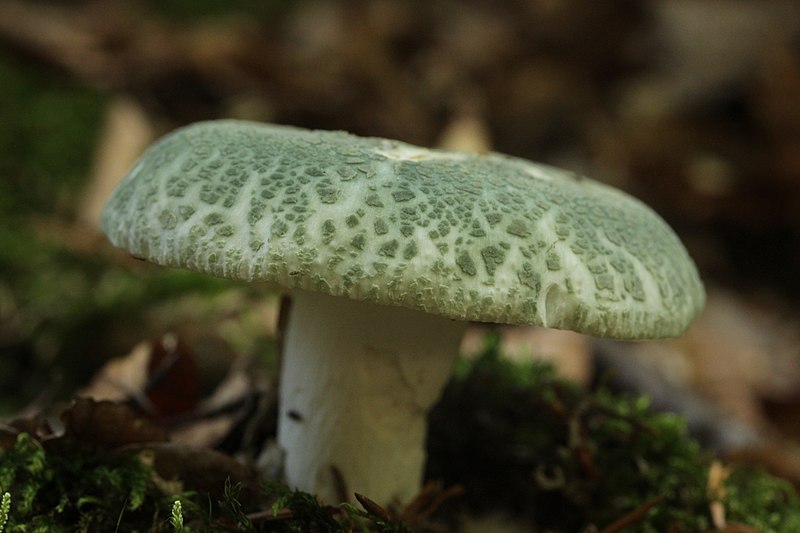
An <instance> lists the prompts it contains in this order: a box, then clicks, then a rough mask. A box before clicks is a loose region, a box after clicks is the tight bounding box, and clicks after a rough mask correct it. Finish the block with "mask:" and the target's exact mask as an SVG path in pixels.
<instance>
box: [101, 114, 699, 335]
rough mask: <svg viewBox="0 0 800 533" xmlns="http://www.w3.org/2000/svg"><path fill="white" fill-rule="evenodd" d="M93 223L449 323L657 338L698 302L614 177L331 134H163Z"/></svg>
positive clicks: (132, 247)
mask: <svg viewBox="0 0 800 533" xmlns="http://www.w3.org/2000/svg"><path fill="white" fill-rule="evenodd" d="M102 227H103V230H104V231H105V232H106V234H107V235H108V236H109V238H110V240H111V241H112V243H114V244H115V245H117V246H119V247H121V248H125V249H127V250H128V251H130V252H131V253H132V254H134V255H136V256H138V257H142V258H145V259H148V260H150V261H153V262H155V263H158V264H162V265H168V266H175V267H182V268H187V269H191V270H196V271H200V272H205V273H208V274H212V275H215V276H220V277H226V278H232V279H240V280H249V281H264V282H269V283H272V284H278V285H281V286H284V287H287V288H299V289H305V290H315V291H321V292H324V293H327V294H331V295H335V296H345V297H348V298H352V299H357V300H368V301H372V302H376V303H380V304H387V305H400V306H405V307H409V308H413V309H418V310H422V311H426V312H429V313H435V314H439V315H443V316H446V317H449V318H452V319H457V320H476V321H484V322H498V323H509V324H535V325H541V326H546V327H555V328H562V329H571V330H575V331H579V332H582V333H587V334H590V335H595V336H600V337H613V338H627V339H643V338H660V337H669V336H674V335H678V334H680V333H681V332H682V331H683V330H684V329H685V328H686V327H687V326H688V324H689V323H690V322H691V321H692V320H693V319H694V317H695V316H696V315H697V314H698V313H699V311H700V310H701V308H702V306H703V303H704V299H705V294H704V290H703V286H702V284H701V282H700V280H699V277H698V273H697V270H696V268H695V266H694V263H693V262H692V260H691V259H690V258H689V256H688V254H687V252H686V249H685V248H684V247H683V245H682V244H681V242H680V241H679V239H678V238H677V236H676V235H675V234H674V232H673V231H672V230H671V229H670V228H669V227H668V226H667V224H666V223H665V222H664V221H663V220H662V219H661V218H660V217H659V216H658V215H656V214H655V213H654V212H653V211H652V210H651V209H650V208H648V207H647V206H645V205H644V204H643V203H641V202H639V201H638V200H636V199H634V198H632V197H630V196H628V195H626V194H624V193H622V192H620V191H618V190H616V189H613V188H611V187H608V186H606V185H603V184H601V183H598V182H596V181H593V180H590V179H587V178H584V177H581V176H578V175H576V174H574V173H571V172H568V171H564V170H560V169H557V168H554V167H550V166H547V165H540V164H536V163H532V162H529V161H526V160H522V159H517V158H512V157H508V156H503V155H500V154H482V155H477V154H466V153H460V152H447V151H442V150H430V149H425V148H419V147H416V146H412V145H409V144H405V143H401V142H397V141H390V140H386V139H379V138H364V137H357V136H354V135H350V134H347V133H344V132H332V131H309V130H304V129H300V128H293V127H288V126H277V125H267V124H258V123H252V122H243V121H235V120H219V121H209V122H200V123H196V124H193V125H190V126H187V127H185V128H182V129H179V130H176V131H174V132H172V133H170V134H169V135H167V136H165V137H163V138H162V139H161V140H159V141H158V142H156V143H155V144H154V145H153V146H152V147H150V148H149V149H148V150H147V151H146V152H145V154H144V155H143V156H142V157H141V158H140V160H139V161H138V162H137V163H136V164H135V166H134V167H133V169H132V170H131V171H130V173H129V174H128V175H127V176H126V177H125V178H124V179H123V181H122V182H121V183H120V184H119V186H118V187H117V188H116V190H115V191H114V193H113V194H112V196H111V198H110V200H109V201H108V203H107V205H106V207H105V209H104V212H103V217H102Z"/></svg>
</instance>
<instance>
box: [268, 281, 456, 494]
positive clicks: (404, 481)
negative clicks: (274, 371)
mask: <svg viewBox="0 0 800 533" xmlns="http://www.w3.org/2000/svg"><path fill="white" fill-rule="evenodd" d="M465 328H466V323H465V322H459V321H453V320H449V319H446V318H442V317H440V316H436V315H431V314H428V313H423V312H420V311H414V310H411V309H405V308H400V307H388V306H382V305H376V304H370V303H365V302H358V301H355V300H349V299H347V298H336V297H332V296H327V295H322V294H317V293H310V292H304V291H296V292H294V298H293V302H292V307H291V310H290V314H289V320H288V328H287V331H286V336H285V340H284V347H283V359H282V368H281V384H280V403H279V409H280V414H279V419H278V443H279V444H280V446H281V447H282V448H283V449H284V450H285V452H286V458H285V465H284V467H285V475H286V481H287V482H288V483H289V485H291V486H293V487H295V488H299V489H301V490H304V491H307V492H311V493H313V494H316V495H318V496H319V497H321V498H322V499H323V500H325V501H327V502H329V503H337V502H338V495H337V488H336V483H335V480H334V476H333V468H335V469H336V470H337V471H338V472H339V473H341V474H342V478H343V480H344V482H345V487H346V489H347V491H348V494H347V497H349V498H352V493H353V492H359V493H362V494H364V495H365V496H367V497H368V498H370V499H372V500H374V501H376V502H378V503H380V504H384V505H385V504H388V503H390V502H392V501H395V500H397V501H400V502H408V501H409V500H410V499H411V498H412V497H413V496H414V495H415V494H416V493H417V492H418V491H419V488H420V484H421V482H422V474H423V468H424V466H425V465H424V463H425V436H426V432H427V420H426V418H427V414H428V411H429V410H430V408H431V407H432V406H433V404H434V403H435V402H436V401H437V400H438V399H439V397H440V395H441V392H442V389H443V388H444V386H445V384H446V383H447V380H448V378H449V377H450V373H451V371H452V366H453V362H454V359H455V356H456V354H457V353H458V347H459V343H460V341H461V337H462V335H463V333H464V330H465Z"/></svg>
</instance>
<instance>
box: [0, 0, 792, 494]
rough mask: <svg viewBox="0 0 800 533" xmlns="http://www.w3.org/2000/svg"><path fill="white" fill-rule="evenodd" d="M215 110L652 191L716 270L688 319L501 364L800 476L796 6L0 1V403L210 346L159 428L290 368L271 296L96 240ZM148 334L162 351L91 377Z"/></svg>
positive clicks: (44, 400) (562, 337)
mask: <svg viewBox="0 0 800 533" xmlns="http://www.w3.org/2000/svg"><path fill="white" fill-rule="evenodd" d="M222 117H235V118H242V119H251V120H258V121H269V122H276V123H282V124H292V125H297V126H303V127H308V128H320V129H344V130H348V131H350V132H353V133H356V134H360V135H374V136H382V137H390V138H395V139H400V140H403V141H407V142H411V143H415V144H420V145H424V146H443V147H455V148H460V149H470V150H479V151H483V150H494V151H498V152H504V153H507V154H512V155H515V156H521V157H524V158H528V159H532V160H536V161H540V162H546V163H551V164H554V165H558V166H561V167H565V168H569V169H572V170H575V171H578V172H582V173H585V174H587V175H589V176H592V177H594V178H596V179H598V180H601V181H604V182H606V183H609V184H611V185H614V186H616V187H619V188H622V189H624V190H626V191H628V192H630V193H631V194H633V195H635V196H637V197H639V198H640V199H642V200H643V201H645V202H646V203H648V204H649V205H651V206H652V207H653V208H654V209H655V210H656V211H657V212H658V213H660V214H661V215H662V216H663V217H664V218H665V219H666V220H667V221H668V222H669V223H670V224H671V225H672V226H673V227H674V228H675V229H676V231H677V232H678V233H679V234H680V236H681V237H682V239H683V240H684V242H685V243H686V246H687V248H688V249H689V251H690V253H691V255H692V256H693V257H694V258H695V260H696V261H697V263H698V266H699V269H700V271H701V273H702V276H703V278H704V280H705V281H706V283H707V288H708V293H709V300H708V307H707V309H706V311H705V313H704V314H703V316H702V317H701V318H700V320H698V322H697V323H696V325H695V326H693V327H692V329H691V330H690V331H689V332H688V333H687V334H686V335H684V336H683V337H682V338H680V339H677V340H676V341H671V342H663V343H647V344H623V343H610V342H606V343H600V342H596V341H592V340H590V339H587V338H583V337H580V336H576V335H570V334H560V333H555V332H543V331H541V330H536V329H530V328H527V329H516V330H510V329H509V330H503V331H502V333H503V339H504V343H505V344H504V346H505V348H504V351H505V352H506V353H507V354H508V355H509V356H512V357H530V356H532V355H535V356H540V357H547V358H550V359H552V360H553V361H554V363H555V364H556V366H557V367H558V368H559V369H560V371H561V372H563V373H564V375H566V376H568V377H570V378H571V379H574V380H577V381H579V382H582V383H585V384H587V385H588V384H591V383H592V382H593V381H596V380H598V379H602V380H605V381H612V382H614V383H616V384H617V385H618V386H620V387H624V388H631V389H634V390H640V391H643V392H646V393H648V394H650V395H652V396H653V397H654V399H655V400H654V401H655V403H656V405H658V406H659V407H663V408H668V409H675V410H678V411H680V412H682V413H684V414H685V415H686V416H687V417H688V419H689V422H690V426H691V427H692V429H693V430H694V431H695V433H696V434H697V435H698V436H699V437H701V438H702V439H704V441H705V442H706V443H707V444H709V445H711V446H714V447H717V448H719V449H721V450H723V451H724V452H726V453H730V454H738V455H739V456H740V457H746V458H748V460H752V461H754V462H758V463H760V464H765V465H767V466H768V467H770V468H771V469H772V470H773V471H774V472H777V473H779V474H781V475H783V476H785V477H787V478H789V479H791V480H793V481H794V482H795V483H800V452H798V451H797V442H798V441H800V327H798V326H800V303H798V299H799V298H800V246H798V237H799V236H800V2H798V1H796V0H770V1H757V0H752V1H749V0H638V1H637V0H608V1H604V2H586V1H583V0H528V1H524V0H458V1H457V0H437V1H421V0H346V1H340V2H334V1H324V0H315V1H312V0H266V1H262V2H258V1H256V0H250V1H248V0H239V1H235V0H231V1H227V2H217V1H211V0H172V1H166V0H94V1H92V0H85V1H81V0H64V1H39V0H0V213H2V214H0V273H2V276H0V415H2V416H10V415H12V414H17V413H25V412H33V411H35V410H37V409H40V408H42V407H44V406H49V405H53V404H54V403H57V402H60V401H64V400H65V399H68V398H69V397H71V396H72V395H73V394H75V393H76V392H77V391H86V390H90V391H92V392H93V393H95V394H97V395H100V396H102V395H103V394H109V395H111V396H114V394H118V395H119V394H123V395H126V394H131V393H132V391H133V392H135V391H136V390H137V387H141V385H142V383H143V382H145V381H146V380H147V370H148V366H147V365H148V364H149V365H150V370H152V367H153V366H154V365H156V363H153V360H155V359H156V355H154V354H158V353H159V352H169V351H175V350H178V351H181V352H182V353H185V354H190V355H191V357H188V359H187V360H188V361H189V362H187V363H186V365H185V366H184V367H182V369H181V371H180V374H181V376H182V381H181V383H183V385H181V386H182V387H184V389H183V390H182V394H181V398H182V399H183V400H182V402H183V403H182V404H181V405H175V403H174V402H175V400H174V399H173V400H169V401H167V400H162V403H161V404H159V406H160V409H161V410H162V411H161V412H162V413H166V414H169V413H173V412H181V410H185V409H187V407H191V406H192V405H193V402H195V403H196V402H198V401H199V400H200V398H203V397H204V396H206V395H207V394H209V392H210V391H211V390H213V388H214V387H215V386H216V384H217V382H218V380H219V378H215V377H213V376H218V375H220V374H224V373H225V372H226V371H227V369H229V368H231V367H232V366H233V365H234V364H235V361H236V360H238V359H240V358H241V357H242V356H245V357H255V358H256V360H257V361H258V364H263V365H266V366H267V367H269V366H270V365H274V364H275V352H276V349H275V343H274V338H275V335H276V330H275V324H276V316H277V311H276V302H277V298H276V297H265V294H264V292H263V291H260V290H258V289H257V288H252V287H244V286H241V285H237V284H232V283H228V282H223V281H220V280H210V279H206V278H205V277H201V276H194V275H192V274H190V273H185V272H178V271H169V270H167V269H162V268H158V267H152V266H151V265H146V264H143V263H141V262H137V261H134V260H132V259H130V258H129V257H127V256H126V255H125V254H124V253H122V252H120V251H117V250H114V249H112V248H111V246H110V245H109V244H108V243H107V242H106V241H105V239H104V237H103V236H102V234H100V232H99V229H98V219H99V213H100V210H101V208H102V205H103V202H104V201H105V199H106V197H107V196H108V194H109V193H110V191H111V189H112V188H113V186H114V184H115V183H116V182H117V181H118V180H119V179H120V178H121V177H122V176H123V175H124V174H125V172H126V171H127V169H128V168H129V166H130V165H131V163H132V162H133V160H134V159H135V158H136V157H137V156H138V155H139V154H140V153H141V151H142V150H143V149H144V148H145V147H146V146H147V145H148V144H150V143H151V142H152V141H153V140H155V139H156V138H157V137H158V136H160V135H162V134H164V133H166V132H168V131H169V130H171V129H173V128H175V127H178V126H181V125H184V124H187V123H190V122H193V121H197V120H203V119H212V118H222ZM482 333H483V329H481V328H476V329H475V331H473V332H472V335H471V336H470V337H469V338H468V339H467V340H466V341H465V346H464V351H465V353H469V352H470V351H471V350H476V348H475V346H478V345H479V344H480V337H481V335H482ZM165 335H169V336H168V337H165ZM154 339H155V340H154ZM176 339H178V340H177V341H176ZM142 342H144V343H149V344H145V346H149V350H150V352H149V353H150V359H149V361H150V362H149V363H147V362H145V363H141V359H137V361H140V362H139V363H137V364H139V365H140V366H139V367H136V365H135V364H133V363H131V364H132V365H133V366H132V367H126V368H127V369H126V370H121V371H119V370H118V371H117V372H118V373H117V374H108V373H107V372H108V371H107V370H104V371H103V372H105V373H103V374H102V375H99V374H98V369H100V368H101V367H103V365H104V363H105V362H107V361H109V360H110V359H112V358H115V357H120V356H124V355H125V354H129V353H130V354H131V355H133V353H134V352H135V350H134V351H133V352H132V350H133V348H134V347H135V346H137V344H138V343H142ZM158 347H160V348H158ZM165 347H166V348H165ZM176 347H177V348H176ZM156 348H158V349H156ZM133 359H135V358H133V357H131V356H129V357H127V360H128V361H129V362H130V361H132V360H133ZM145 360H148V359H147V358H145ZM141 364H144V365H145V366H144V369H142V368H141ZM134 367H135V368H138V370H131V368H134ZM208 376H212V377H208ZM102 384H105V385H106V386H108V385H109V384H111V389H112V391H111V392H108V391H107V390H106V392H103V393H102V394H101V392H99V391H100V389H101V388H102V387H101V385H102ZM87 387H88V389H87ZM107 388H108V387H106V389H107ZM114 391H116V392H114ZM151 392H152V391H151ZM151 396H152V395H151ZM150 400H151V401H153V402H155V401H156V400H154V399H153V398H152V397H151V398H150ZM170 402H172V403H170Z"/></svg>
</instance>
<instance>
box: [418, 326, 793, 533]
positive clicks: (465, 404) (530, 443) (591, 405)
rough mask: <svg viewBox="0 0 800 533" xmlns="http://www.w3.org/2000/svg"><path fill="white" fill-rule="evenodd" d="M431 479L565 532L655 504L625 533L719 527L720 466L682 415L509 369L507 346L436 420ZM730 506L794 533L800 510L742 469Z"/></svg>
mask: <svg viewBox="0 0 800 533" xmlns="http://www.w3.org/2000/svg"><path fill="white" fill-rule="evenodd" d="M429 449H430V458H429V466H428V473H429V476H431V477H434V478H442V479H444V480H445V482H447V483H461V484H463V485H464V486H465V488H466V498H467V500H468V507H469V508H470V509H471V510H473V511H475V512H480V511H481V510H484V511H488V510H497V509H505V510H507V511H508V512H510V513H512V514H516V515H522V516H525V517H526V518H527V519H528V520H529V521H530V522H531V523H534V524H536V525H537V526H538V527H540V528H542V529H547V530H550V531H554V532H560V531H563V532H568V531H579V530H584V529H583V528H591V527H597V528H598V529H602V528H603V527H605V526H607V525H609V524H611V523H613V522H614V521H615V520H617V519H619V518H620V517H623V516H625V515H628V514H629V513H631V512H633V511H634V510H636V509H637V508H639V507H641V506H643V505H644V504H646V503H647V502H655V505H653V507H652V508H651V509H650V510H649V511H648V512H647V513H646V514H645V516H644V518H642V519H641V520H640V521H638V522H637V523H636V524H635V525H633V526H629V528H627V529H625V531H626V532H627V531H631V532H642V533H650V532H653V533H655V532H660V531H677V532H680V531H686V532H690V531H691V532H696V531H705V530H708V529H709V528H710V527H711V521H710V517H709V514H708V513H709V503H710V502H709V497H708V495H707V492H706V485H707V480H708V470H709V467H710V464H711V461H712V460H713V457H712V456H711V455H710V454H708V453H706V452H704V451H703V450H701V449H700V446H699V445H698V444H697V442H695V441H694V440H693V439H691V438H690V437H689V436H688V435H687V432H686V426H685V422H684V420H683V419H682V418H680V417H679V416H677V415H673V414H665V413H658V412H655V411H654V410H652V409H651V408H650V404H649V401H648V400H647V399H645V398H641V397H639V398H632V397H629V396H622V395H616V394H612V393H611V392H609V391H608V390H605V389H600V390H596V391H592V392H587V391H583V390H581V389H580V388H578V387H576V386H573V385H570V384H568V383H565V382H563V381H561V380H558V379H556V378H555V376H554V374H553V372H552V369H551V368H550V367H547V366H543V365H541V364H535V363H531V364H514V363H511V362H509V361H508V360H506V359H504V358H501V357H500V356H499V354H498V352H497V343H496V340H494V341H492V342H491V343H490V344H489V346H488V347H487V350H486V352H485V354H484V355H483V356H482V357H480V358H479V359H477V360H475V361H462V362H461V363H460V364H459V367H458V368H457V373H456V379H455V380H454V381H453V382H452V383H451V384H450V386H449V387H448V389H447V391H446V393H445V395H444V398H443V400H442V402H441V404H440V405H439V406H438V407H437V408H436V409H435V411H434V413H433V414H432V418H431V433H430V437H429ZM728 488H729V491H728V496H727V499H726V500H725V501H724V502H723V503H724V505H725V507H726V508H727V509H728V510H729V513H728V516H729V519H730V520H733V521H739V522H742V523H745V524H749V525H752V526H754V527H758V528H759V530H760V531H776V532H777V531H793V530H795V529H796V528H797V527H798V526H797V523H798V520H800V502H799V501H798V497H797V495H796V493H795V492H794V491H793V490H792V489H791V487H790V486H789V485H788V484H787V483H784V482H781V481H779V480H775V479H773V478H771V477H770V476H768V475H766V474H764V473H761V472H757V471H744V470H736V471H735V475H732V476H731V477H730V478H729V480H728Z"/></svg>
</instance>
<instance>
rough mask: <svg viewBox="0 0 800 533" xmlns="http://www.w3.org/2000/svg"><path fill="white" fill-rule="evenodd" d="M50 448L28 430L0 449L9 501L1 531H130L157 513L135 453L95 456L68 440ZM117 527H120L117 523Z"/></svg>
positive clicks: (1, 482) (0, 475)
mask: <svg viewBox="0 0 800 533" xmlns="http://www.w3.org/2000/svg"><path fill="white" fill-rule="evenodd" d="M61 444H63V445H64V446H63V447H62V449H61V450H59V452H58V453H50V452H48V451H47V450H46V449H45V447H44V446H43V445H42V444H41V443H39V442H38V441H36V440H34V439H33V438H32V437H30V436H28V435H27V434H24V433H23V434H20V435H19V436H18V437H17V439H16V442H15V443H14V445H13V446H12V447H11V448H9V449H8V450H5V451H4V452H2V453H0V486H2V487H4V488H6V489H7V490H8V491H9V492H10V493H11V499H12V502H13V505H12V507H11V512H10V513H9V520H8V523H7V524H6V531H8V532H14V531H31V530H33V531H36V530H45V531H74V530H75V525H76V524H80V529H79V530H83V531H114V530H122V531H133V530H134V528H135V526H132V524H136V523H137V522H141V520H142V517H143V516H147V517H148V519H149V518H150V517H151V516H154V513H156V506H155V503H156V501H157V499H154V496H155V495H156V494H157V492H156V491H155V488H154V486H153V485H152V484H151V483H150V479H151V477H152V474H151V471H150V469H149V468H148V467H147V466H145V465H143V464H142V463H141V462H140V461H138V460H137V459H136V458H135V457H134V456H131V455H125V454H120V455H117V456H115V457H106V456H99V455H98V454H95V453H92V452H91V451H86V450H80V449H77V448H72V447H71V446H70V445H69V444H68V443H64V442H62V443H61ZM117 528H119V529H117Z"/></svg>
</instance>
